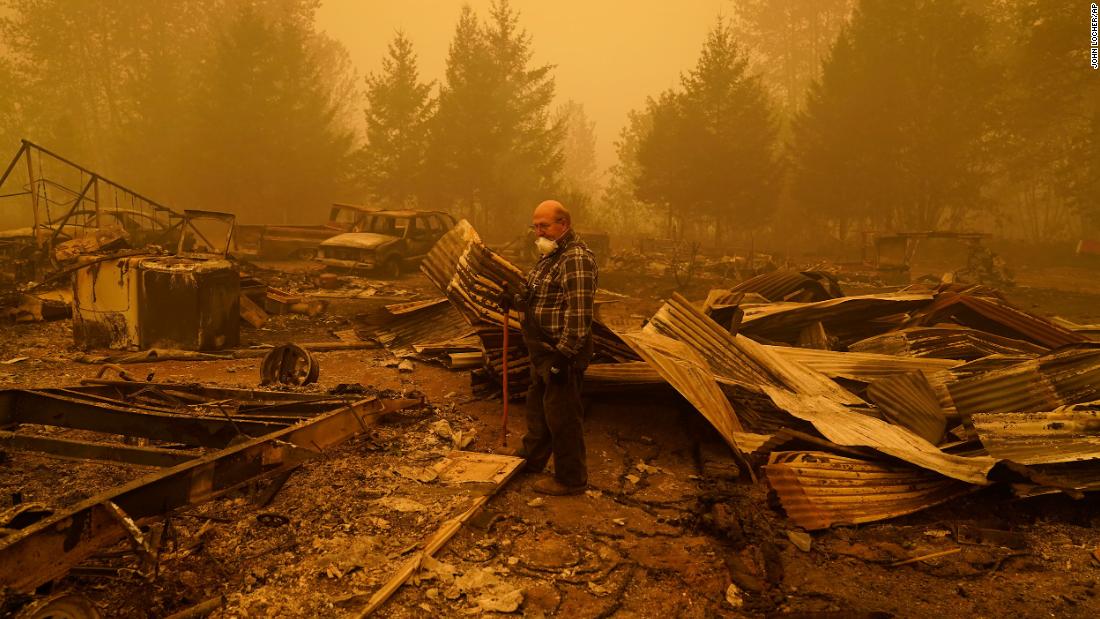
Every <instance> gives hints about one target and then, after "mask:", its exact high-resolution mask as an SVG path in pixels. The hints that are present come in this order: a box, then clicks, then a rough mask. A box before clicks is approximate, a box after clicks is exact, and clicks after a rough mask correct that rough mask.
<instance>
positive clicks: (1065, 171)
mask: <svg viewBox="0 0 1100 619" xmlns="http://www.w3.org/2000/svg"><path fill="white" fill-rule="evenodd" d="M317 6H318V2H317V0H217V1H213V2H212V1H210V0H179V1H178V2H173V3H148V2H142V1H139V0H118V1H116V2H111V3H89V2H78V1H72V0H0V52H2V53H0V84H4V86H5V87H4V88H2V89H0V140H2V141H0V144H8V145H10V146H9V148H11V149H12V151H14V149H15V147H16V146H17V140H18V138H20V137H27V138H29V139H32V140H34V141H36V142H39V143H42V144H43V145H45V146H47V147H50V148H52V149H54V150H57V151H59V152H61V153H63V154H65V155H67V156H69V157H70V158H73V159H75V160H77V161H81V162H87V163H88V164H89V166H90V167H92V168H93V169H97V170H99V171H101V172H102V173H104V174H107V175H109V176H111V177H113V178H117V179H118V180H121V181H123V182H126V183H128V184H131V185H132V186H133V187H134V188H135V189H137V190H139V191H141V192H142V193H146V194H148V195H151V196H153V197H156V198H158V199H160V200H161V201H163V202H166V203H168V204H172V205H176V206H178V207H181V208H182V207H193V208H206V209H216V210H228V211H233V212H236V213H237V214H238V215H240V216H241V217H242V219H243V220H245V221H267V222H284V221H285V222H316V221H318V220H319V219H320V218H323V217H324V213H325V207H326V206H327V205H328V204H329V203H330V202H333V201H338V200H349V201H358V202H370V203H373V204H377V205H382V206H389V207H402V206H415V207H419V208H429V209H441V210H447V211H450V212H452V213H454V214H455V215H457V216H460V217H466V218H469V219H471V220H472V221H473V222H474V223H475V225H477V226H478V228H479V229H481V230H483V231H484V232H486V233H488V234H489V235H490V236H495V237H498V238H499V237H503V236H505V235H507V234H509V233H512V232H513V231H514V230H515V229H516V228H517V227H518V226H519V225H521V224H522V223H524V221H525V219H526V217H527V215H528V213H529V210H530V207H531V205H532V204H534V203H535V202H537V201H538V200H540V199H542V198H544V197H546V196H551V195H553V196H559V197H562V198H563V200H564V201H565V202H567V203H568V204H570V205H572V206H573V207H575V208H577V209H578V210H579V211H580V212H581V213H580V217H579V219H580V221H583V222H587V223H588V225H590V226H592V225H595V226H601V227H605V228H608V229H611V231H613V232H619V231H621V232H631V233H645V234H666V233H667V234H671V235H673V236H685V235H689V236H692V237H695V238H709V239H713V240H715V241H716V242H720V243H722V242H730V241H735V240H743V239H745V238H746V237H747V236H748V235H755V234H768V233H770V234H772V235H774V236H775V237H782V238H793V237H794V236H795V235H796V233H798V232H799V231H801V232H803V233H805V234H806V235H807V236H812V237H815V238H821V237H822V236H825V234H826V233H828V234H830V235H832V236H833V237H835V238H839V239H851V238H856V237H857V232H858V231H859V230H861V229H864V230H865V229H932V228H944V227H954V228H964V227H973V226H982V227H987V228H988V227H990V226H991V225H992V226H1000V227H999V228H998V229H999V230H1001V231H1006V232H1009V233H1012V234H1017V235H1019V234H1024V235H1026V236H1027V237H1028V238H1031V239H1033V240H1041V239H1051V238H1061V237H1067V236H1072V235H1074V234H1077V233H1078V232H1079V231H1080V228H1081V227H1082V226H1083V225H1096V222H1097V221H1098V220H1100V204H1098V200H1100V197H1098V196H1100V192H1098V187H1097V182H1098V181H1097V179H1098V178H1100V174H1098V172H1100V170H1097V166H1098V165H1100V163H1098V159H1100V158H1098V157H1097V143H1098V140H1100V112H1098V110H1097V106H1098V103H1097V102H1098V101H1100V96H1097V95H1098V94H1100V93H1097V89H1098V88H1100V86H1098V84H1100V82H1098V81H1097V80H1096V79H1093V78H1094V77H1095V74H1093V73H1092V72H1091V69H1090V68H1089V66H1088V43H1087V36H1082V35H1081V32H1082V31H1083V30H1082V29H1083V28H1084V32H1085V34H1086V35H1087V28H1085V27H1084V26H1083V24H1087V19H1088V15H1087V11H1085V12H1084V13H1082V9H1081V7H1080V6H1079V3H1076V2H1072V1H1071V0H1018V1H1009V0H818V1H816V2H803V1H802V0H731V5H730V8H731V16H730V18H729V19H728V20H724V19H720V20H719V21H718V22H717V23H716V25H715V26H714V28H713V29H712V30H711V31H710V32H709V33H708V34H707V36H706V38H705V40H704V41H703V42H702V46H701V53H700V55H699V58H698V60H697V62H696V64H695V66H694V67H693V68H691V69H690V70H688V71H686V72H685V73H684V74H683V75H682V77H681V80H680V84H679V86H678V87H676V88H674V89H671V90H669V91H667V92H663V93H654V95H653V96H652V97H651V98H650V99H648V100H647V101H646V102H644V105H643V106H642V107H641V108H639V109H637V110H635V111H633V112H631V113H630V114H629V115H628V117H627V119H625V120H626V122H625V126H624V127H623V129H622V131H621V133H620V135H619V139H618V140H617V142H616V150H617V154H618V161H617V162H616V163H615V165H614V166H613V167H612V168H611V169H610V170H609V173H608V174H607V177H606V182H603V183H601V180H600V175H599V173H598V171H597V169H596V164H595V132H594V126H593V124H592V123H591V122H590V121H589V120H588V119H587V117H586V115H585V113H584V108H583V106H582V105H581V104H579V103H575V102H564V103H561V104H557V105H555V103H554V101H555V92H554V77H553V67H552V66H550V65H542V66H536V65H534V63H533V62H532V46H533V42H532V40H531V38H530V36H529V35H528V34H527V33H526V32H525V31H524V30H523V28H522V27H521V26H520V23H519V15H518V13H517V12H516V11H515V10H513V8H512V7H511V6H510V5H509V3H508V2H507V0H499V1H498V2H496V3H494V4H493V5H492V7H491V9H490V11H489V12H488V15H486V16H484V17H480V16H478V15H477V14H475V12H474V11H473V10H472V9H470V8H469V7H466V8H464V10H463V12H462V14H461V16H460V18H459V20H458V22H457V23H456V25H455V29H454V35H453V38H452V42H451V46H450V49H449V51H448V55H447V59H446V72H445V75H444V76H443V78H442V79H441V80H440V81H439V82H438V83H434V82H425V81H423V80H422V79H421V78H420V76H419V73H418V68H417V57H416V53H415V50H414V46H413V42H412V41H410V40H409V39H408V38H407V37H406V36H405V35H403V34H400V33H398V34H397V35H396V36H395V38H394V39H393V41H392V42H391V43H390V45H389V48H388V50H387V54H386V57H385V58H384V59H383V63H382V66H381V70H380V71H378V72H377V73H373V74H371V75H369V76H367V77H366V79H365V80H364V81H362V82H360V81H359V80H358V78H356V77H354V72H353V71H352V69H351V66H350V62H349V60H348V57H347V53H346V51H345V50H344V48H343V47H342V46H341V45H340V44H339V43H337V42H336V41H333V40H331V39H330V38H328V37H326V36H325V35H323V34H321V33H319V32H318V31H317V30H316V28H315V11H316V8H317ZM1086 8H1087V7H1086ZM359 127H362V130H361V131H360V130H359V129H358V128H359ZM601 185H602V191H601Z"/></svg>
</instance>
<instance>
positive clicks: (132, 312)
mask: <svg viewBox="0 0 1100 619" xmlns="http://www.w3.org/2000/svg"><path fill="white" fill-rule="evenodd" d="M209 222H214V223H215V224H217V225H218V226H219V227H221V228H224V229H225V230H220V232H221V233H222V234H224V235H225V237H224V240H223V239H222V238H219V237H217V236H215V235H214V232H216V231H218V230H211V229H210V226H209V225H208V223H209ZM233 222H234V217H233V215H229V214H226V213H211V212H206V211H187V212H186V214H185V216H184V219H183V221H182V223H181V234H180V238H179V245H178V248H177V253H176V255H175V256H129V257H124V258H119V259H117V260H93V261H91V263H90V264H88V265H87V266H86V267H83V268H80V269H77V271H76V272H75V273H74V275H73V338H74V339H75V340H76V343H77V344H78V345H79V346H82V347H84V348H115V349H129V348H134V347H136V348H139V349H143V350H144V349H150V348H175V349H182V350H198V351H203V350H221V349H224V348H232V347H234V346H236V345H237V343H238V341H239V339H240V331H239V325H240V307H239V303H240V274H239V273H238V271H237V267H236V266H235V265H234V264H233V263H232V262H230V261H229V260H228V259H227V258H226V254H227V252H228V249H229V243H230V242H231V241H232V235H233Z"/></svg>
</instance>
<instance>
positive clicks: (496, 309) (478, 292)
mask: <svg viewBox="0 0 1100 619" xmlns="http://www.w3.org/2000/svg"><path fill="white" fill-rule="evenodd" d="M420 270H421V271H423V273H424V274H425V275H426V276H427V277H428V279H429V280H431V282H432V283H433V284H435V286H436V287H437V288H439V290H440V291H441V292H442V293H443V294H444V295H445V296H446V297H447V299H448V300H449V301H450V302H451V303H452V304H453V305H454V307H455V309H457V310H458V311H459V313H460V314H461V315H462V316H463V318H465V319H466V321H467V322H468V323H469V324H470V325H471V326H472V327H473V329H474V330H475V331H476V332H477V335H478V337H479V338H480V339H481V343H482V349H483V350H484V351H485V359H486V364H485V367H486V369H488V370H489V373H490V375H491V376H492V377H493V378H494V380H497V381H499V380H500V376H501V373H502V361H503V359H504V351H503V347H504V342H503V339H504V338H503V330H504V324H505V322H507V325H508V376H509V382H508V385H509V390H510V391H511V392H512V393H515V394H520V393H522V392H523V390H524V389H525V388H526V382H527V380H528V377H529V371H530V369H529V355H528V354H527V348H526V346H525V345H524V343H523V336H522V332H521V328H522V324H521V315H520V313H519V312H517V311H515V310H513V311H510V312H508V314H507V319H506V318H505V315H504V313H503V308H501V307H500V306H499V305H497V298H498V297H499V295H500V292H501V289H502V286H503V285H513V286H520V285H521V284H523V283H524V281H525V277H524V274H523V272H522V271H520V270H519V269H518V268H517V267H516V266H515V265H513V264H512V263H510V262H508V261H507V260H505V259H504V258H503V257H501V256H500V255H499V254H497V253H496V252H494V251H492V250H491V249H489V248H488V247H487V246H486V245H485V243H483V242H482V240H481V237H479V236H478V234H477V231H476V230H474V228H473V226H471V225H470V223H469V222H468V221H466V220H462V221H460V222H458V224H457V225H456V226H455V227H454V228H453V229H451V230H450V231H449V232H447V234H444V235H443V237H442V238H440V239H439V241H438V242H437V243H436V244H435V246H434V247H432V249H431V251H429V252H428V255H427V256H426V257H425V258H424V261H423V262H422V263H421V265H420ZM592 334H593V344H594V347H595V353H596V355H597V356H605V357H608V358H611V359H616V360H632V359H634V358H636V357H635V356H634V354H633V353H632V352H631V351H630V350H629V347H628V346H626V344H625V343H624V342H622V341H621V339H620V338H619V337H618V336H617V335H616V334H615V333H613V332H612V331H611V330H610V329H607V328H605V327H604V326H603V325H600V324H596V323H594V324H593V328H592Z"/></svg>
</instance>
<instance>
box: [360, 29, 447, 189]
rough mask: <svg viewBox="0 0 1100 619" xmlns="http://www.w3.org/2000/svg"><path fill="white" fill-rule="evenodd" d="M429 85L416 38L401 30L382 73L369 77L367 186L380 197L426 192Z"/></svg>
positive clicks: (431, 103)
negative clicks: (415, 46) (421, 77)
mask: <svg viewBox="0 0 1100 619" xmlns="http://www.w3.org/2000/svg"><path fill="white" fill-rule="evenodd" d="M431 90H432V86H431V85H430V84H422V83H420V81H419V75H418V71H417V67H416V54H415V53H414V52H413V48H412V42H411V41H409V39H408V37H406V36H405V35H404V33H400V32H399V33H398V34H397V36H395V37H394V40H393V41H392V42H391V43H390V45H389V49H388V54H387V57H386V58H385V59H383V61H382V73H381V74H378V75H375V74H372V75H369V76H367V110H366V117H367V145H366V148H365V150H364V157H363V161H364V172H365V176H366V179H365V180H366V184H367V188H368V191H369V192H370V195H371V197H372V198H373V199H374V200H376V201H378V202H381V203H384V204H387V205H389V206H392V207H399V206H402V205H406V204H409V203H411V202H413V201H414V200H415V199H416V198H417V197H418V196H419V195H420V194H421V193H422V192H421V187H422V184H423V180H424V166H425V157H426V151H427V139H428V123H429V121H430V120H431V116H432V114H433V113H434V105H435V102H434V101H433V100H432V98H431Z"/></svg>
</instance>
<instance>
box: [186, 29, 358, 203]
mask: <svg viewBox="0 0 1100 619" xmlns="http://www.w3.org/2000/svg"><path fill="white" fill-rule="evenodd" d="M315 36H316V35H314V34H313V33H312V32H310V31H309V30H308V28H307V27H306V26H305V25H304V24H303V23H301V22H300V21H297V20H294V19H291V18H288V17H283V18H274V19H269V18H266V17H264V16H263V15H261V14H260V13H259V12H257V11H255V10H253V9H252V8H248V7H246V8H244V9H242V10H241V11H240V12H239V13H238V14H237V16H236V17H235V18H234V19H233V20H232V21H231V22H230V23H229V24H228V25H227V27H226V30H225V32H224V33H223V34H222V35H221V36H220V37H219V39H218V41H217V44H216V47H215V50H214V53H213V55H212V57H211V58H210V59H209V60H208V61H207V62H206V63H205V72H204V74H203V76H202V81H201V85H200V89H199V99H198V102H197V104H196V111H197V119H198V125H197V128H196V131H195V137H196V143H195V144H194V146H193V147H192V152H195V153H201V155H199V156H198V158H197V160H196V161H195V162H194V165H193V166H192V169H193V170H194V172H195V175H194V176H193V177H192V183H193V187H194V189H195V191H196V195H195V199H196V201H197V202H199V203H202V204H205V205H207V208H214V209H222V210H231V211H236V212H237V213H238V214H239V215H242V216H243V217H244V219H246V220H249V219H251V220H253V221H255V220H262V221H272V222H290V221H292V220H293V221H298V222H314V221H317V220H318V219H320V218H322V217H323V216H324V212H325V208H326V207H327V205H328V203H330V202H331V201H332V199H333V198H335V197H336V196H337V195H339V194H338V192H339V191H340V187H341V185H342V184H344V183H345V182H346V181H347V177H346V175H347V164H348V160H349V154H350V151H351V148H352V145H353V135H352V133H351V132H350V131H349V130H348V129H346V128H345V126H344V125H343V124H342V122H341V119H342V118H343V116H342V109H341V103H342V102H341V100H340V99H339V98H338V96H337V95H338V94H339V91H338V90H336V89H334V87H333V84H332V83H331V81H330V80H329V75H327V74H326V69H325V66H326V64H325V61H326V58H325V57H324V56H323V53H325V52H326V51H331V50H327V49H326V48H325V47H323V46H317V45H315V39H314V37H315Z"/></svg>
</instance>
